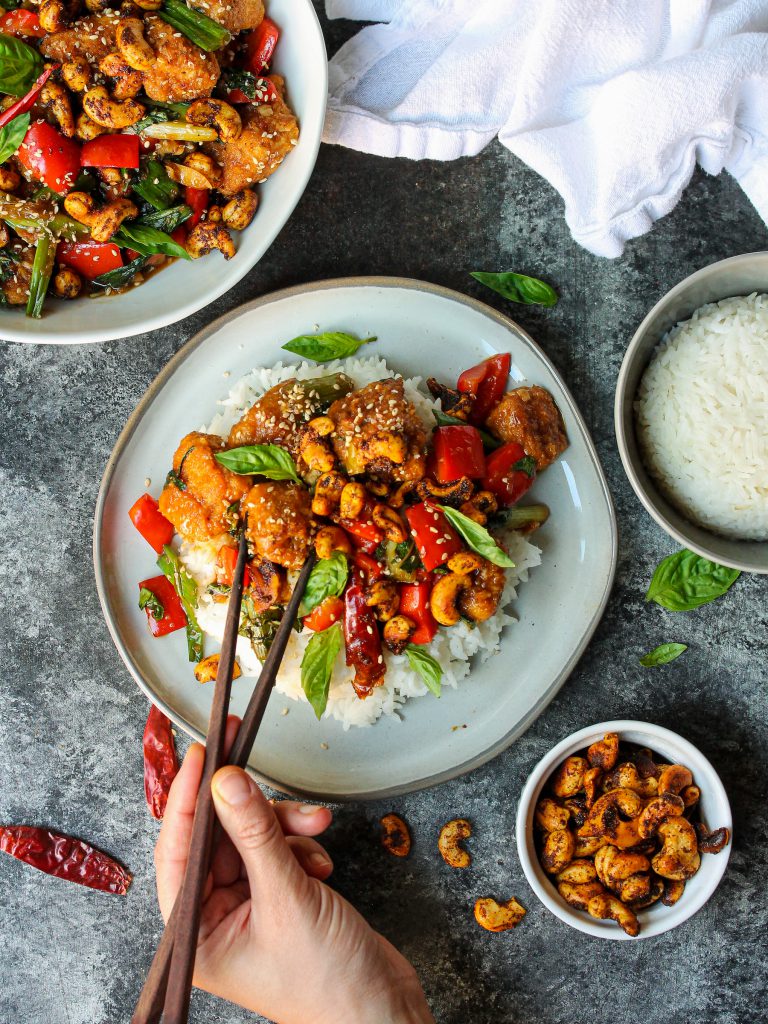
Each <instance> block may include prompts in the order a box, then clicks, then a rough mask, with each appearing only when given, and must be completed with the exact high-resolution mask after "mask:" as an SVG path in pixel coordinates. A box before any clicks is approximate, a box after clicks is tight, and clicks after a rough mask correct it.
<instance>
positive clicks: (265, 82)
mask: <svg viewBox="0 0 768 1024" xmlns="http://www.w3.org/2000/svg"><path fill="white" fill-rule="evenodd" d="M255 90H256V91H255V95H254V97H253V99H251V97H250V96H247V95H246V94H245V93H244V92H243V90H242V89H230V90H229V92H228V93H227V100H228V102H229V103H253V104H255V105H258V106H260V105H261V104H262V103H267V104H270V103H274V102H275V101H276V99H277V89H276V88H275V83H274V82H273V81H272V79H270V78H257V79H256V85H255Z"/></svg>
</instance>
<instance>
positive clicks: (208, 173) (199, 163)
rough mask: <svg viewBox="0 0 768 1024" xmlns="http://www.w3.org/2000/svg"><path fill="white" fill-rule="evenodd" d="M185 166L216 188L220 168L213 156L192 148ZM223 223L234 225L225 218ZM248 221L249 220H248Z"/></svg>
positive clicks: (228, 225)
mask: <svg viewBox="0 0 768 1024" xmlns="http://www.w3.org/2000/svg"><path fill="white" fill-rule="evenodd" d="M184 166H185V167H191V168H192V170H193V171H197V172H198V173H199V174H202V175H203V177H204V178H205V179H206V180H207V181H209V182H210V185H209V186H208V187H209V188H216V186H217V185H218V184H219V182H220V181H221V176H222V173H223V172H222V170H221V167H220V166H219V165H218V164H217V163H216V161H215V160H214V159H213V157H211V156H208V154H207V153H201V152H200V151H199V150H193V152H191V153H190V154H189V156H188V157H187V158H186V159H185V161H184ZM224 223H225V224H226V225H227V227H228V228H231V227H234V226H235V225H234V224H229V223H227V220H226V218H225V220H224ZM249 223H250V222H249Z"/></svg>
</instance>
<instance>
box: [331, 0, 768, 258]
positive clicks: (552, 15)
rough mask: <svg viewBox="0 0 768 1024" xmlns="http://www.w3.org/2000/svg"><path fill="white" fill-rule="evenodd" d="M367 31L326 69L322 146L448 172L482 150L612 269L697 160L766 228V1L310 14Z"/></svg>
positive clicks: (549, 2) (488, 4)
mask: <svg viewBox="0 0 768 1024" xmlns="http://www.w3.org/2000/svg"><path fill="white" fill-rule="evenodd" d="M326 8H327V12H328V15H329V17H331V18H342V17H343V18H354V19H360V20H369V21H379V22H383V24H377V25H372V26H367V27H365V28H364V29H362V31H360V32H359V33H358V34H357V35H355V36H354V37H353V38H352V39H351V40H350V41H349V42H347V43H346V44H345V45H344V46H342V48H341V49H340V50H339V52H338V53H337V54H336V56H335V57H334V58H333V60H332V61H331V66H330V96H329V107H328V116H327V120H326V125H325V134H324V139H325V141H326V142H330V143H338V144H340V145H343V146H349V147H351V148H352V149H358V150H362V151H364V152H366V153H376V154H378V155H380V156H405V157H410V158H412V159H416V160H418V159H421V158H425V157H426V158H430V159H436V160H452V159H454V158H456V157H459V156H465V155H474V154H475V153H478V152H479V151H480V150H481V149H482V148H483V147H484V146H486V145H487V144H488V143H489V142H490V141H491V139H493V138H494V137H495V136H497V135H498V137H499V139H500V140H501V142H502V143H503V144H504V145H505V146H507V147H508V148H509V149H510V150H511V151H512V152H513V153H515V154H516V155H517V156H518V157H520V159H521V160H524V161H525V163H527V164H528V165H529V166H530V167H532V168H533V169H534V170H536V171H538V173H539V174H541V175H543V176H544V177H545V178H546V179H547V180H548V181H549V182H550V183H551V184H552V185H553V186H554V187H555V188H556V189H557V190H558V192H559V193H560V195H561V196H562V197H563V199H564V201H565V217H566V221H567V223H568V226H569V227H570V229H571V232H572V233H573V237H574V238H575V239H576V241H577V242H579V243H580V244H581V245H583V246H585V247H586V248H587V249H589V250H590V251H591V252H594V253H597V254H598V255H601V256H618V255H620V254H621V252H622V250H623V247H624V243H625V242H626V241H627V240H628V239H630V238H634V237H635V236H636V235H641V234H643V233H644V232H645V231H648V230H649V228H650V227H651V225H652V223H653V221H655V220H656V219H657V218H658V217H662V216H664V214H666V213H669V211H670V210H671V209H672V207H673V206H674V205H675V203H676V202H677V201H678V199H679V198H680V195H681V193H682V190H683V188H684V187H685V185H686V184H687V182H688V180H689V179H690V177H691V174H692V172H693V169H694V166H695V164H696V162H697V161H698V162H699V163H700V164H701V166H702V167H703V168H704V170H706V171H708V172H709V173H710V174H717V173H719V172H720V171H721V170H723V168H725V169H727V170H728V171H730V173H731V174H733V175H734V177H736V178H737V179H738V181H739V182H740V183H741V185H742V187H743V188H744V190H745V191H746V193H747V195H748V196H749V197H750V199H751V200H752V202H753V203H754V205H755V206H756V207H757V209H758V211H759V213H760V215H761V216H762V217H763V219H764V220H765V221H766V222H768V0H326Z"/></svg>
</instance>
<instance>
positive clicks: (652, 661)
mask: <svg viewBox="0 0 768 1024" xmlns="http://www.w3.org/2000/svg"><path fill="white" fill-rule="evenodd" d="M687 650H688V645H687V644H659V646H658V647H655V648H654V649H653V650H652V651H649V653H648V654H644V655H643V656H642V658H641V659H640V664H641V665H642V666H643V667H644V668H654V667H655V666H656V665H666V664H668V663H669V662H670V661H674V660H675V658H679V657H680V655H681V654H682V653H683V651H687Z"/></svg>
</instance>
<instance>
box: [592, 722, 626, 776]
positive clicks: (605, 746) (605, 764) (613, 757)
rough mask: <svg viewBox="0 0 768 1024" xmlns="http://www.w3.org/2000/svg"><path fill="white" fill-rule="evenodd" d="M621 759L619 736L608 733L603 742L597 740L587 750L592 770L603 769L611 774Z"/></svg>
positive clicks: (614, 733)
mask: <svg viewBox="0 0 768 1024" xmlns="http://www.w3.org/2000/svg"><path fill="white" fill-rule="evenodd" d="M618 758H619V734H618V733H617V732H607V733H606V734H605V736H603V738H602V739H601V740H596V741H595V742H594V743H593V744H592V746H591V747H588V748H587V760H588V761H589V763H590V765H591V766H592V768H602V770H603V771H604V772H609V771H610V770H611V768H613V767H614V766H615V764H616V762H617V760H618Z"/></svg>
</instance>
